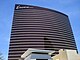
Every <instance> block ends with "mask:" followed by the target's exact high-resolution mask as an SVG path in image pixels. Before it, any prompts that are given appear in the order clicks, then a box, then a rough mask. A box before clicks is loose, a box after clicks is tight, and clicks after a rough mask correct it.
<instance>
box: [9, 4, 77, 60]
mask: <svg viewBox="0 0 80 60" xmlns="http://www.w3.org/2000/svg"><path fill="white" fill-rule="evenodd" d="M28 48H36V49H45V50H56V51H57V50H59V49H76V50H77V48H76V45H75V40H74V36H73V33H72V30H71V26H70V23H69V19H68V16H67V15H65V14H63V13H61V12H58V11H55V10H51V9H47V8H42V7H37V6H31V5H20V4H17V5H16V6H15V10H14V17H13V24H12V32H11V38H10V46H9V56H8V60H18V59H19V58H20V56H21V55H22V54H23V53H24V52H25V51H26V50H27V49H28Z"/></svg>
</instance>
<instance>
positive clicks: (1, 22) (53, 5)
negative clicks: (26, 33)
mask: <svg viewBox="0 0 80 60" xmlns="http://www.w3.org/2000/svg"><path fill="white" fill-rule="evenodd" d="M15 4H25V5H35V6H41V7H46V8H50V9H53V10H57V11H60V12H62V13H64V14H67V15H68V17H69V20H70V23H71V27H72V31H73V34H74V38H75V42H76V45H77V49H78V52H79V54H80V0H0V52H1V53H2V54H3V56H4V60H7V59H8V50H9V42H10V34H11V27H12V20H13V14H14V6H15Z"/></svg>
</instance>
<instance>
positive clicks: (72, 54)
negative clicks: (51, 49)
mask: <svg viewBox="0 0 80 60" xmlns="http://www.w3.org/2000/svg"><path fill="white" fill-rule="evenodd" d="M52 59H53V60H80V55H78V54H77V52H76V50H60V51H59V54H58V55H55V56H53V57H52Z"/></svg>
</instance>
